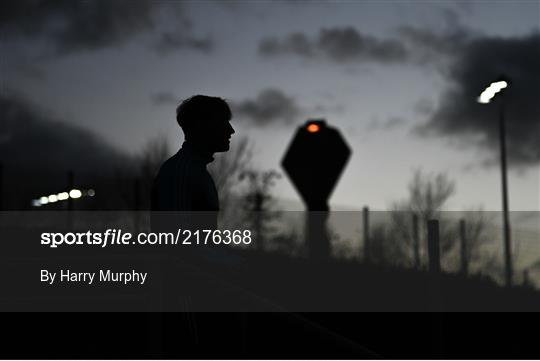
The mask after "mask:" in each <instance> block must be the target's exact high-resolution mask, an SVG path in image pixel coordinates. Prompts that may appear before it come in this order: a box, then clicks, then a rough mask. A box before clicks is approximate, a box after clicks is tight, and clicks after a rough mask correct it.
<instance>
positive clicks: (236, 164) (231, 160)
mask: <svg viewBox="0 0 540 361" xmlns="http://www.w3.org/2000/svg"><path fill="white" fill-rule="evenodd" d="M251 157H252V146H251V143H250V142H249V139H248V138H247V137H240V138H239V140H237V141H236V142H235V144H234V145H233V146H232V147H231V149H230V150H229V151H228V152H226V153H221V154H219V155H216V157H215V160H214V161H213V162H212V163H211V164H210V166H209V169H208V171H209V172H210V174H211V175H212V178H213V179H214V183H215V184H216V188H217V191H218V194H219V200H220V208H221V213H222V214H223V215H224V216H225V215H227V214H228V213H229V212H230V211H231V208H234V203H235V198H237V192H238V184H239V181H240V175H241V174H243V173H244V172H245V171H246V170H248V169H249V165H250V162H251Z"/></svg>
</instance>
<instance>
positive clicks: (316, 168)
mask: <svg viewBox="0 0 540 361" xmlns="http://www.w3.org/2000/svg"><path fill="white" fill-rule="evenodd" d="M350 155H351V150H350V148H349V146H348V145H347V143H345V140H344V139H343V137H342V135H341V133H340V132H339V131H338V130H337V129H335V128H333V127H330V126H328V125H327V124H326V122H325V121H324V120H309V121H308V122H307V123H306V124H305V125H304V126H302V127H300V128H298V130H297V132H296V134H295V136H294V138H293V139H292V141H291V144H290V145H289V149H288V150H287V152H286V153H285V156H284V157H283V160H282V161H281V165H282V167H283V169H284V170H285V173H287V176H288V177H289V179H290V180H291V181H292V183H293V185H294V187H295V188H296V190H297V191H298V193H299V194H300V196H301V197H302V199H303V201H304V203H305V204H306V205H307V207H308V210H312V211H324V210H327V209H328V198H329V197H330V195H331V194H332V191H333V189H334V187H335V185H336V183H337V181H338V179H339V177H340V176H341V173H342V172H343V169H344V168H345V165H346V164H347V161H348V160H349V158H350Z"/></svg>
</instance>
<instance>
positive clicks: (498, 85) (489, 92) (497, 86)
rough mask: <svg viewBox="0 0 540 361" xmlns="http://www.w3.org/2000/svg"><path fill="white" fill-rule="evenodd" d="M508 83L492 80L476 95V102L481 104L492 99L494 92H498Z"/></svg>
mask: <svg viewBox="0 0 540 361" xmlns="http://www.w3.org/2000/svg"><path fill="white" fill-rule="evenodd" d="M507 86H508V83H507V82H506V81H504V80H501V81H497V82H493V83H491V84H490V85H489V87H487V88H486V89H485V90H484V91H483V92H482V94H480V96H479V97H478V102H479V103H482V104H487V103H489V102H490V101H491V99H493V97H494V96H495V94H497V93H498V92H500V91H501V90H502V89H504V88H506V87H507Z"/></svg>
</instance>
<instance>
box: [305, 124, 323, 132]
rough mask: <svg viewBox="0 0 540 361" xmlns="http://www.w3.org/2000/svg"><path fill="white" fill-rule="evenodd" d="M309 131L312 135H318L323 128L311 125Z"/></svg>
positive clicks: (308, 127)
mask: <svg viewBox="0 0 540 361" xmlns="http://www.w3.org/2000/svg"><path fill="white" fill-rule="evenodd" d="M306 129H307V131H308V132H310V133H317V132H318V131H319V130H320V129H321V128H320V127H319V126H318V125H317V124H313V123H311V124H310V125H308V126H307V128H306Z"/></svg>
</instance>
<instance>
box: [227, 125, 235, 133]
mask: <svg viewBox="0 0 540 361" xmlns="http://www.w3.org/2000/svg"><path fill="white" fill-rule="evenodd" d="M229 133H231V134H234V133H236V132H235V131H234V128H233V127H232V125H230V124H229Z"/></svg>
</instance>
